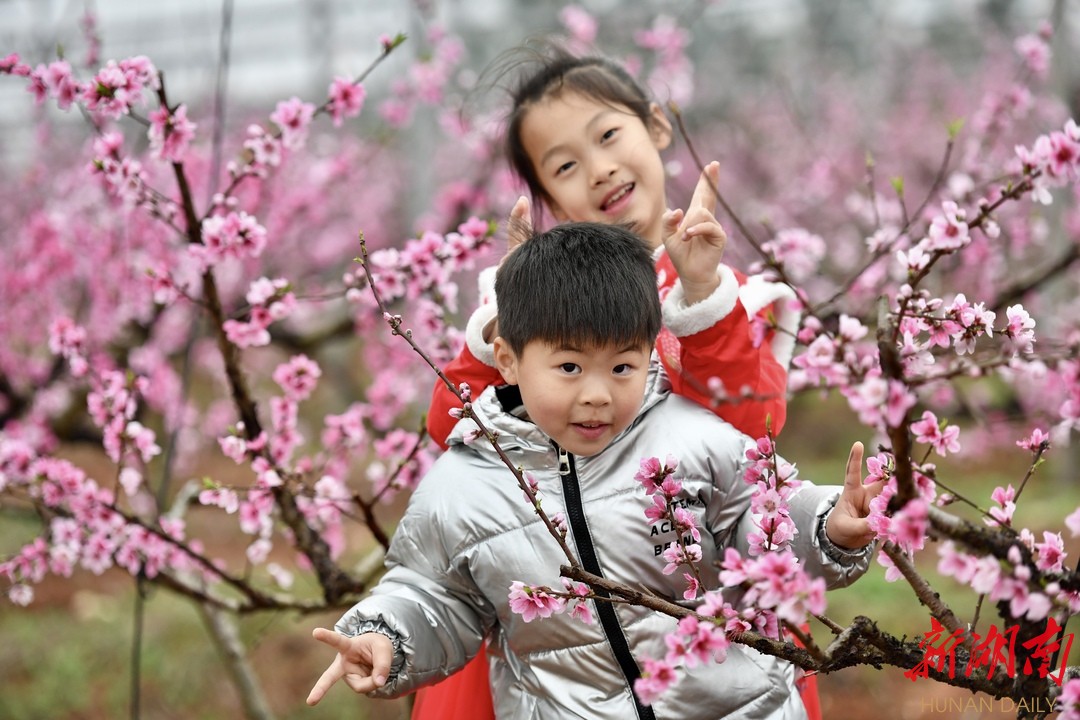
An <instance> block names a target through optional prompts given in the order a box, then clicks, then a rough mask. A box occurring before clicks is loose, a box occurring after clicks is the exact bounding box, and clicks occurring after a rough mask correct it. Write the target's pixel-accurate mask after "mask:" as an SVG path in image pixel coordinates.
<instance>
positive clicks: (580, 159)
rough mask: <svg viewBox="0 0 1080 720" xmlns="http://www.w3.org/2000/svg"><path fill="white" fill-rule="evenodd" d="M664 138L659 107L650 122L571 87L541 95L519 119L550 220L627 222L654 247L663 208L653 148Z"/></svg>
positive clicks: (667, 131)
mask: <svg viewBox="0 0 1080 720" xmlns="http://www.w3.org/2000/svg"><path fill="white" fill-rule="evenodd" d="M670 141H671V125H670V124H669V123H668V121H667V118H665V117H664V113H663V111H662V110H660V108H659V107H658V106H655V105H654V106H653V117H652V127H651V128H649V127H646V125H645V123H643V122H642V121H641V118H639V117H638V116H637V115H635V114H633V113H632V112H631V111H630V110H629V109H626V108H621V107H612V106H611V105H609V104H607V103H604V102H600V101H598V100H595V99H592V98H588V97H585V96H583V95H581V94H579V93H575V92H567V93H563V94H561V95H558V96H555V97H548V98H546V99H544V100H541V101H540V102H538V103H536V105H535V106H533V107H532V108H530V109H529V111H528V113H527V114H526V115H525V117H524V118H523V119H522V123H521V142H522V145H523V147H524V148H525V152H526V153H527V154H528V156H529V159H530V160H531V161H532V165H533V168H534V169H535V170H536V175H537V177H538V178H539V180H540V184H541V185H542V186H543V188H544V190H545V191H546V192H547V194H548V196H549V198H550V203H549V205H550V209H551V211H552V214H553V215H554V216H555V217H556V219H558V220H559V221H565V220H573V221H582V220H589V221H594V222H602V223H607V224H612V223H630V224H632V225H633V227H634V231H635V232H637V234H638V235H640V236H642V237H643V238H645V240H647V241H648V242H649V245H650V246H651V247H653V248H655V247H657V246H658V245H659V244H660V242H661V240H662V237H661V235H662V217H663V214H664V211H665V210H666V209H667V204H666V200H665V192H664V182H665V174H664V163H663V161H662V160H661V158H660V150H662V149H663V148H665V147H667V145H668V143H669V142H670Z"/></svg>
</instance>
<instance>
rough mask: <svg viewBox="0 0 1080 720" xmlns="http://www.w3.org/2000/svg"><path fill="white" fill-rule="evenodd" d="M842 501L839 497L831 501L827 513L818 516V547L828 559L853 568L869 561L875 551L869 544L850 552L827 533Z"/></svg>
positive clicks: (872, 544)
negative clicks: (828, 526) (835, 511)
mask: <svg viewBox="0 0 1080 720" xmlns="http://www.w3.org/2000/svg"><path fill="white" fill-rule="evenodd" d="M839 499H840V496H839V495H837V496H835V497H833V498H832V499H831V500H830V501H829V505H828V507H827V508H826V509H825V512H823V513H821V514H820V515H818V519H817V546H818V547H819V548H821V551H822V552H823V553H825V555H826V557H828V558H829V559H830V560H832V561H833V562H834V563H836V564H837V565H842V566H844V567H851V566H854V565H856V564H858V563H859V562H860V561H867V562H868V561H869V556H870V554H871V553H873V551H874V543H873V542H869V543H867V544H866V545H864V546H863V547H861V548H858V549H857V550H849V549H848V548H843V547H840V546H839V545H837V544H836V543H834V542H833V541H832V540H830V539H829V533H828V532H827V527H826V526H827V525H828V522H829V516H830V515H832V512H833V510H835V509H836V503H837V501H838V500H839Z"/></svg>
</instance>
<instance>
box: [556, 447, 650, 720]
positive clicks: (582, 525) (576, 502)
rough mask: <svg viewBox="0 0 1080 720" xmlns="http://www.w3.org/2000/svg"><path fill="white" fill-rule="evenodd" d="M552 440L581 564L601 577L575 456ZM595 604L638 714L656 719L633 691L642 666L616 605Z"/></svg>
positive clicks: (600, 593) (603, 594)
mask: <svg viewBox="0 0 1080 720" xmlns="http://www.w3.org/2000/svg"><path fill="white" fill-rule="evenodd" d="M552 444H553V445H555V449H556V450H557V451H558V452H559V476H560V477H561V478H562V487H563V497H564V498H565V500H566V518H567V520H568V521H569V523H570V528H571V530H572V531H573V533H574V544H575V545H576V546H577V551H578V559H579V560H581V566H582V567H583V568H585V570H587V571H588V572H590V573H592V574H593V575H600V576H601V577H602V576H603V574H604V573H603V572H601V570H600V561H599V560H598V559H597V557H596V548H595V547H594V546H593V541H592V535H590V534H589V525H588V523H587V522H586V521H585V508H584V506H583V505H582V503H581V486H580V485H578V477H577V468H576V466H575V464H574V456H573V455H571V454H569V453H568V452H566V450H564V449H563V448H561V447H559V446H558V445H557V444H555V443H552ZM594 592H595V593H596V594H597V595H598V596H599V597H601V598H606V597H610V596H609V595H608V593H607V592H606V591H604V590H600V589H595V590H594ZM595 605H596V614H597V615H598V616H599V617H600V626H601V627H602V628H603V629H604V635H605V636H606V637H607V641H608V645H610V646H611V651H612V653H614V655H615V661H616V662H617V663H619V668H620V669H621V670H622V673H623V676H624V677H625V678H626V684H627V685H628V686H629V687H630V697H632V698H633V699H634V709H635V710H636V711H637V717H639V718H641V719H642V720H655V718H656V714H655V713H653V710H652V708H651V707H649V706H648V705H642V704H641V701H640V700H638V696H637V694H636V693H634V681H635V680H637V679H638V678H639V677H641V669H640V668H638V664H637V661H636V660H634V655H633V653H631V652H630V643H628V642H627V640H626V635H625V634H624V633H623V629H622V625H621V624H620V623H619V616H618V614H617V613H616V612H615V606H614V605H612V604H611V603H609V602H604V601H603V600H598V601H596V603H595Z"/></svg>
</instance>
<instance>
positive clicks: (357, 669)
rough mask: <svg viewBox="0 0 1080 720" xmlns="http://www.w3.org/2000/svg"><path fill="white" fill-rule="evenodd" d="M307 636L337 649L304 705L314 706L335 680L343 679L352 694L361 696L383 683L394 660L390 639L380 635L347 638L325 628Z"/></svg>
mask: <svg viewBox="0 0 1080 720" xmlns="http://www.w3.org/2000/svg"><path fill="white" fill-rule="evenodd" d="M311 635H312V637H314V638H315V639H316V640H318V641H319V642H323V643H326V644H327V645H329V646H330V647H332V648H334V649H335V650H337V653H338V654H337V657H335V658H334V661H333V662H332V663H330V667H328V668H326V671H325V672H323V674H322V676H321V677H319V680H318V682H316V683H315V687H313V688H311V692H310V693H309V694H308V698H307V704H308V705H317V704H318V703H319V701H320V700H322V699H323V696H324V695H326V692H327V691H328V690H329V689H330V688H331V687H333V685H334V683H336V682H337V681H338V680H342V679H344V681H345V684H346V685H348V686H349V687H350V688H352V689H353V691H355V692H357V693H363V694H367V693H369V692H372V691H374V690H377V689H379V688H381V687H382V686H383V685H385V684H386V679H387V678H388V677H389V676H390V663H391V662H392V661H393V659H394V645H393V643H391V642H390V638H388V637H386V636H385V635H383V634H382V633H364V634H363V635H357V636H356V637H351V638H350V637H345V636H344V635H341V634H339V633H336V632H334V631H333V630H327V629H326V628H315V630H313V631H312V633H311Z"/></svg>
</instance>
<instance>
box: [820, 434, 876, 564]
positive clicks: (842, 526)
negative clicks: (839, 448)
mask: <svg viewBox="0 0 1080 720" xmlns="http://www.w3.org/2000/svg"><path fill="white" fill-rule="evenodd" d="M862 459H863V445H862V443H860V442H857V443H855V444H854V445H852V446H851V453H850V454H849V455H848V461H847V471H846V472H845V475H844V491H843V492H842V493H840V499H839V500H837V501H836V507H835V508H833V511H832V514H830V515H829V522H828V524H827V525H826V526H825V534H826V535H828V537H829V540H831V541H832V543H833V544H834V545H838V546H840V547H842V548H846V549H848V550H857V549H858V548H861V547H865V546H866V545H868V544H870V543H871V542H873V540H874V537H875V535H874V531H873V530H871V529H870V523H869V522H867V520H866V516H867V515H869V514H870V501H871V500H873V499H874V498H875V497H877V496H878V493H880V492H881V491H882V489H883V488H884V487H885V484H884V483H883V482H881V481H880V480H878V481H876V482H873V483H871V484H869V485H864V484H863V479H862Z"/></svg>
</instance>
